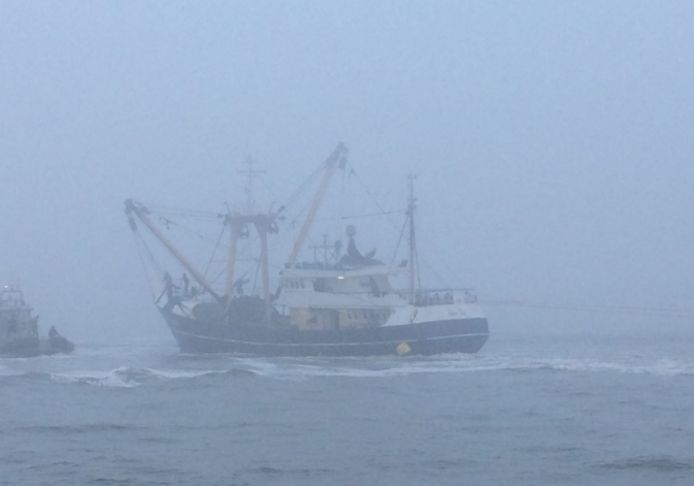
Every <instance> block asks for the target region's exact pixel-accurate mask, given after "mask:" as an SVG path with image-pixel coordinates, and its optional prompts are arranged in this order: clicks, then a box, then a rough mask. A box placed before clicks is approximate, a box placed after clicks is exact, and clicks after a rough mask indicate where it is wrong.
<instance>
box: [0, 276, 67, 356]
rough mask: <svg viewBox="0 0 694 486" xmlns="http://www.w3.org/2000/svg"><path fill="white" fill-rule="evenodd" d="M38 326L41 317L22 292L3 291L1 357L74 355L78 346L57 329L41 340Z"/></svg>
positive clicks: (8, 288)
mask: <svg viewBox="0 0 694 486" xmlns="http://www.w3.org/2000/svg"><path fill="white" fill-rule="evenodd" d="M38 322H39V317H38V316H36V315H34V313H33V309H32V307H31V306H29V305H28V304H27V303H26V302H25V301H24V294H23V293H22V291H21V290H20V289H19V288H17V287H14V286H11V285H4V286H3V287H1V288H0V356H3V357H22V358H26V357H32V356H41V355H50V354H58V353H71V352H72V351H74V349H75V345H74V344H73V343H72V342H70V341H69V340H68V339H67V338H65V337H63V336H61V335H60V333H59V332H58V331H57V330H56V328H55V327H51V329H50V331H49V332H48V337H45V338H42V337H40V336H39V326H38Z"/></svg>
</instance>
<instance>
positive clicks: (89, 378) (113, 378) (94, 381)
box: [50, 366, 227, 388]
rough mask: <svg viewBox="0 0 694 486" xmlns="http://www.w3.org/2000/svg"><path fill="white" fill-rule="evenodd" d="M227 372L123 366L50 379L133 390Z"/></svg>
mask: <svg viewBox="0 0 694 486" xmlns="http://www.w3.org/2000/svg"><path fill="white" fill-rule="evenodd" d="M226 372H227V370H221V371H220V370H202V371H192V370H190V371H189V370H157V369H152V368H132V367H128V366H123V367H120V368H117V369H115V370H110V371H87V372H84V371H75V372H66V373H51V375H50V377H51V381H53V382H56V383H78V384H85V385H96V386H105V387H121V388H132V387H136V386H140V385H144V384H148V383H158V382H163V381H168V380H175V379H191V378H197V377H200V376H206V375H214V374H219V373H226Z"/></svg>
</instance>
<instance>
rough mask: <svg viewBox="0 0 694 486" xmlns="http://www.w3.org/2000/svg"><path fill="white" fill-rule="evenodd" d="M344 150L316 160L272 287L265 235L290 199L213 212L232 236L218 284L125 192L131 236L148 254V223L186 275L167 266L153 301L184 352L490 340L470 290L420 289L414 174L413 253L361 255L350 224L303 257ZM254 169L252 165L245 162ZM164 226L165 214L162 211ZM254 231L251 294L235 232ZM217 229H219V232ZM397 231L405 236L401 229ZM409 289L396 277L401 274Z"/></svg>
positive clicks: (450, 347)
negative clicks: (318, 253)
mask: <svg viewBox="0 0 694 486" xmlns="http://www.w3.org/2000/svg"><path fill="white" fill-rule="evenodd" d="M346 164H347V149H346V148H345V146H344V145H343V144H339V145H338V146H337V148H336V149H335V150H334V151H333V152H332V153H331V155H330V156H329V157H328V158H327V159H326V160H325V162H324V163H323V164H322V165H321V167H320V169H319V171H318V172H319V173H320V174H322V175H320V183H319V185H318V189H317V190H316V192H315V194H314V196H313V197H312V200H311V201H310V204H309V206H308V212H307V214H306V217H305V219H304V220H303V224H302V225H301V227H300V229H299V232H298V236H297V237H296V239H295V240H294V242H293V245H292V248H291V252H290V253H289V257H288V259H287V260H286V262H285V263H284V265H283V268H282V270H281V271H280V272H279V274H278V275H277V280H278V286H277V288H276V290H273V289H272V288H271V283H270V270H269V268H270V264H269V259H270V257H269V250H268V238H269V237H270V236H271V235H274V234H276V233H278V232H279V224H280V223H281V222H282V219H283V218H282V214H283V212H284V211H285V209H286V205H283V206H280V207H279V209H278V210H276V211H269V212H256V211H252V210H251V205H250V204H249V205H248V208H247V210H246V211H244V212H240V211H231V210H229V211H227V212H226V213H225V214H222V215H219V216H220V218H221V219H222V221H223V230H222V231H223V232H225V233H226V235H227V238H228V258H227V261H226V268H225V270H224V271H225V273H226V279H225V280H226V281H225V287H224V289H223V290H219V289H218V288H215V286H214V285H213V284H212V283H211V282H210V280H209V279H208V276H207V275H206V273H205V272H203V271H201V270H199V269H198V268H197V267H196V266H195V265H193V263H191V260H189V259H188V258H187V257H186V256H185V255H184V254H183V252H182V251H181V250H180V249H179V248H178V247H177V246H176V245H175V244H174V243H173V242H172V241H171V240H170V239H169V238H168V237H167V235H165V233H164V229H163V228H162V227H161V225H159V224H157V222H156V217H155V211H154V210H152V209H150V208H148V207H147V206H145V205H144V204H142V203H139V202H136V201H134V200H132V199H129V200H127V201H126V202H125V212H126V214H127V217H128V220H129V225H130V228H131V230H132V231H133V234H134V235H135V236H136V239H137V240H138V242H140V243H141V244H143V245H145V247H146V248H147V249H146V254H147V255H148V256H149V257H150V258H153V257H152V255H153V252H152V251H151V250H150V249H149V248H148V247H147V245H146V243H145V240H144V238H143V237H142V234H141V232H140V231H139V225H140V224H142V225H144V227H145V228H147V230H148V231H149V233H150V235H151V236H153V237H154V238H155V239H156V240H157V241H158V242H159V243H161V244H162V245H163V247H164V248H165V249H166V250H167V251H168V253H169V254H170V256H172V257H173V258H174V259H175V261H177V262H178V263H179V264H180V265H181V266H182V267H183V268H184V269H185V271H186V272H187V273H189V274H190V275H191V276H192V277H193V279H194V281H195V283H197V285H195V284H191V282H190V281H189V279H188V277H187V274H185V273H184V274H183V279H182V280H180V281H178V280H177V281H174V279H173V278H172V277H171V276H170V274H169V273H164V275H163V278H162V281H163V287H164V288H163V289H162V290H161V291H160V292H159V293H158V295H156V294H153V296H154V297H155V304H156V305H157V307H158V309H159V311H160V312H161V314H162V316H163V317H164V319H165V321H166V323H167V324H168V326H169V328H170V329H171V332H172V334H173V336H174V338H175V339H176V341H177V342H178V345H179V347H180V349H181V351H183V352H186V353H235V354H247V355H259V356H375V355H392V354H397V355H409V354H421V355H430V354H437V353H457V352H463V353H475V352H477V351H479V350H480V348H482V346H483V345H484V343H485V342H486V341H487V338H488V335H489V329H488V325H487V320H486V318H485V316H484V314H483V313H482V310H481V309H480V307H479V305H478V303H477V299H476V297H475V296H474V294H473V293H472V292H471V291H470V290H466V289H462V290H456V289H434V290H427V289H423V288H421V287H420V286H419V285H418V281H419V279H418V273H417V272H418V257H417V247H416V236H415V209H416V199H415V197H414V186H413V178H410V184H409V189H410V192H409V200H408V205H407V210H406V211H405V212H404V213H405V216H406V225H405V226H403V231H404V229H405V228H407V229H408V235H409V237H408V241H409V258H408V259H406V260H403V261H401V262H400V263H399V264H397V265H392V264H391V265H388V264H386V263H384V262H382V261H380V260H378V259H376V258H374V256H375V252H374V251H372V252H368V253H366V254H363V253H362V252H361V251H360V250H359V248H358V245H357V243H356V236H357V231H356V227H355V226H354V225H349V226H347V228H346V233H345V237H346V239H347V245H346V251H345V252H342V248H344V247H345V245H344V244H343V243H342V241H340V240H338V241H336V242H335V244H334V245H332V246H331V245H328V244H327V241H325V242H324V245H323V247H322V254H323V255H322V256H323V258H322V259H320V258H315V257H314V259H313V260H311V261H303V260H300V255H301V253H302V250H303V249H304V246H305V243H306V239H307V236H308V234H309V232H310V230H311V228H312V226H313V225H314V223H315V221H316V214H317V213H318V211H319V208H320V206H321V203H322V201H323V199H324V197H325V194H326V191H327V189H328V186H329V183H330V180H331V178H332V177H333V176H334V175H335V173H336V172H337V171H340V170H343V171H344V170H345V167H346ZM249 174H252V171H249ZM162 221H163V222H164V223H165V226H166V227H168V226H169V225H170V223H171V221H170V220H168V219H163V220H162ZM251 231H254V232H255V233H256V235H257V238H258V242H259V247H260V248H259V258H258V260H259V272H260V279H261V282H262V283H261V285H260V290H261V292H260V293H259V295H253V294H250V295H247V294H246V293H245V291H244V284H245V282H246V279H244V277H239V276H238V275H237V274H236V267H237V264H238V255H237V248H238V245H239V241H240V240H243V239H244V238H246V239H247V238H248V236H249V234H250V232H251ZM221 236H222V235H220V238H221ZM401 236H402V235H401ZM403 274H404V276H405V278H407V280H408V281H409V283H408V286H407V288H405V289H398V288H396V287H395V286H394V285H393V281H394V280H395V279H398V278H400V277H402V276H403Z"/></svg>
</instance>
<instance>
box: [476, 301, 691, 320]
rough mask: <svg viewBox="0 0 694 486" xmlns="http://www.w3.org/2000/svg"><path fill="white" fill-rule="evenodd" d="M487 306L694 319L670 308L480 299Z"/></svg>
mask: <svg viewBox="0 0 694 486" xmlns="http://www.w3.org/2000/svg"><path fill="white" fill-rule="evenodd" d="M479 302H480V303H482V304H484V305H485V306H491V307H494V306H497V307H525V308H533V309H556V310H568V311H578V312H609V313H615V314H632V315H633V314H636V315H644V316H645V315H652V316H662V317H673V318H680V319H694V311H692V310H690V309H677V308H668V307H635V306H617V305H583V304H570V303H567V304H552V303H547V302H532V301H522V300H503V299H480V301H479Z"/></svg>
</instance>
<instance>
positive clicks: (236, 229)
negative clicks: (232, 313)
mask: <svg viewBox="0 0 694 486" xmlns="http://www.w3.org/2000/svg"><path fill="white" fill-rule="evenodd" d="M226 223H227V224H228V225H229V259H228V261H227V282H226V295H227V309H229V304H231V295H232V294H233V293H234V267H235V266H236V243H237V242H238V240H239V236H240V234H241V225H240V224H239V222H238V221H236V220H234V219H233V218H232V216H231V215H229V214H227V216H226Z"/></svg>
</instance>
